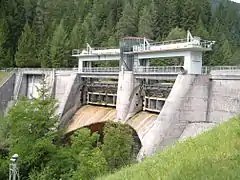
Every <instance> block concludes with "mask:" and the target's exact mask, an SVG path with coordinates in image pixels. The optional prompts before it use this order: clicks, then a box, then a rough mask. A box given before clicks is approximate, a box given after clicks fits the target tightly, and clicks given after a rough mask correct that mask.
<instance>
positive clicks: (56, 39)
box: [50, 20, 69, 68]
mask: <svg viewBox="0 0 240 180" xmlns="http://www.w3.org/2000/svg"><path fill="white" fill-rule="evenodd" d="M68 45H69V40H68V37H67V33H66V31H65V30H64V25H63V20H62V21H61V22H60V24H59V25H58V26H57V28H56V30H55V31H54V33H53V37H52V41H51V44H50V57H51V61H52V63H51V64H52V67H56V68H58V67H66V66H67V64H68V62H66V56H67V53H68V52H67V49H68V48H69V47H68Z"/></svg>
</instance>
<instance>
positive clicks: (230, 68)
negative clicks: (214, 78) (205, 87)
mask: <svg viewBox="0 0 240 180" xmlns="http://www.w3.org/2000/svg"><path fill="white" fill-rule="evenodd" d="M209 68H211V71H239V70H240V66H212V67H209Z"/></svg>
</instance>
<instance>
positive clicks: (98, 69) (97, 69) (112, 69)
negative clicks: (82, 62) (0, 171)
mask: <svg viewBox="0 0 240 180" xmlns="http://www.w3.org/2000/svg"><path fill="white" fill-rule="evenodd" d="M119 71H120V68H119V67H87V68H82V69H79V72H83V73H84V72H93V73H94V72H104V73H105V72H119Z"/></svg>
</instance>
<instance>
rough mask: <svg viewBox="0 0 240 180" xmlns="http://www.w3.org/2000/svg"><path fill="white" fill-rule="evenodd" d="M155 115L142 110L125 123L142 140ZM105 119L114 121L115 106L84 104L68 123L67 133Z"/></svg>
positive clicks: (102, 121)
mask: <svg viewBox="0 0 240 180" xmlns="http://www.w3.org/2000/svg"><path fill="white" fill-rule="evenodd" d="M157 116H158V114H153V113H149V112H144V111H142V112H139V113H137V114H136V115H135V116H134V117H132V118H130V119H129V120H128V121H127V122H125V123H126V124H128V125H130V126H131V127H132V128H133V129H134V130H135V131H136V132H137V134H138V137H139V139H140V140H141V141H142V139H143V137H144V135H145V134H146V132H147V131H148V130H149V128H150V127H151V126H152V124H153V122H154V121H155V120H156V119H157ZM107 121H115V122H116V109H115V108H110V107H102V106H91V105H86V106H83V107H82V108H80V109H79V110H78V111H77V112H76V113H75V115H74V116H73V118H72V120H71V122H70V124H69V125H68V128H67V133H70V132H73V131H75V130H77V129H80V128H83V127H87V126H90V125H93V124H97V123H105V122H107Z"/></svg>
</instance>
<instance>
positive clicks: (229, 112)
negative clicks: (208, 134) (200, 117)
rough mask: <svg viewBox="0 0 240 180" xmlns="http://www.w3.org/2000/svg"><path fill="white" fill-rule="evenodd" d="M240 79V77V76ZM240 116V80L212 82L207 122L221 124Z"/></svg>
mask: <svg viewBox="0 0 240 180" xmlns="http://www.w3.org/2000/svg"><path fill="white" fill-rule="evenodd" d="M239 77H240V76H239ZM239 114H240V79H239V80H214V79H213V80H212V82H211V93H210V97H209V112H208V117H207V120H208V121H210V122H214V123H221V122H222V121H225V120H228V119H229V118H230V117H232V116H235V115H239Z"/></svg>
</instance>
